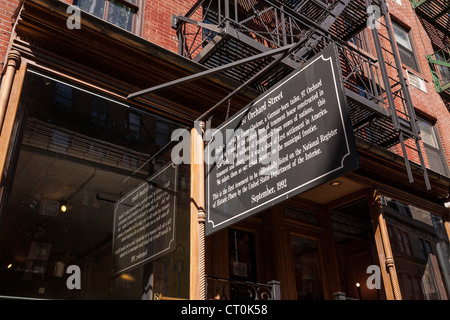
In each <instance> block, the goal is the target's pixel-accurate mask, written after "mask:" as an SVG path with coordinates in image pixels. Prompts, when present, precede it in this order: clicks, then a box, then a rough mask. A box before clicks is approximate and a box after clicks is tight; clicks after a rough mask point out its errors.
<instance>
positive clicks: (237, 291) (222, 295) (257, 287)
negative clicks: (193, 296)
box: [206, 276, 281, 301]
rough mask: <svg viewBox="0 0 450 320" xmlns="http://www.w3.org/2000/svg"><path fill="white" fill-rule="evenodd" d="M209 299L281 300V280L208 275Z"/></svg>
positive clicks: (207, 294) (207, 296) (207, 292)
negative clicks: (254, 279)
mask: <svg viewBox="0 0 450 320" xmlns="http://www.w3.org/2000/svg"><path fill="white" fill-rule="evenodd" d="M206 299H207V300H235V301H236V300H237V301H243V300H280V299H281V296H280V282H278V281H270V282H269V283H257V282H250V281H243V280H236V279H226V278H219V277H212V276H206Z"/></svg>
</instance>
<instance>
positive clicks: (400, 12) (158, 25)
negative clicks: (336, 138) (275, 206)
mask: <svg viewBox="0 0 450 320" xmlns="http://www.w3.org/2000/svg"><path fill="white" fill-rule="evenodd" d="M63 1H64V2H66V3H68V4H71V3H73V1H72V0H63ZM19 2H20V0H0V62H3V61H5V55H6V52H7V49H8V43H9V40H10V36H11V29H12V23H13V21H12V18H11V17H12V16H13V14H14V12H15V10H16V8H17V6H18V4H19ZM143 2H144V5H143V8H142V9H143V10H144V12H143V14H142V32H141V36H142V37H143V38H144V39H147V40H149V41H151V42H153V43H155V44H158V45H160V46H162V47H164V48H166V49H168V50H170V51H173V52H178V40H177V37H176V32H175V30H174V29H172V28H171V16H172V14H175V15H179V14H183V15H184V14H185V13H186V12H187V11H188V10H189V9H190V8H191V6H192V5H193V4H194V3H195V2H196V1H195V0H188V1H182V0H170V1H169V0H145V1H143ZM402 2H403V5H402V6H400V5H398V4H397V3H396V2H395V1H393V0H387V3H388V6H389V11H390V13H391V16H392V18H393V19H398V20H400V21H401V22H402V23H403V24H404V25H405V26H407V27H408V28H410V30H411V31H410V32H411V35H412V40H413V44H414V48H415V50H416V54H417V58H418V63H419V66H420V72H419V73H418V75H419V76H420V77H422V78H423V79H424V80H425V81H426V87H427V93H424V92H422V91H421V90H419V89H416V88H415V87H412V86H410V94H411V97H412V100H413V105H414V107H415V108H417V109H419V110H421V111H423V112H424V113H425V114H427V115H429V116H430V117H431V118H435V119H437V122H436V127H437V129H438V132H439V136H440V138H441V142H442V145H443V150H444V152H445V155H446V158H447V163H448V164H450V134H449V132H450V115H449V112H448V111H447V108H446V106H445V104H444V102H443V101H442V98H441V97H440V95H439V94H438V93H437V92H436V89H435V87H434V84H433V82H432V77H431V73H430V70H429V67H428V64H427V61H426V58H425V56H426V55H427V54H430V53H432V52H433V51H434V50H433V47H432V44H431V40H430V38H429V36H428V34H427V33H426V31H425V29H424V28H423V26H422V24H421V23H420V21H419V20H418V19H416V17H415V13H414V10H413V9H412V7H411V5H410V3H409V1H408V0H402ZM199 13H200V11H199ZM192 18H193V19H196V18H197V19H198V16H194V17H192ZM190 31H195V28H194V27H191V29H190ZM373 52H375V50H373ZM391 59H392V58H391ZM2 67H3V66H2V65H1V66H0V69H1V68H2ZM405 68H406V67H405ZM404 72H405V76H406V71H405V70H404ZM415 73H417V72H415ZM391 75H392V76H394V77H395V76H396V75H394V74H391ZM394 150H395V151H396V152H397V153H399V154H401V149H400V148H394ZM409 157H410V159H411V160H413V161H415V162H419V160H418V158H417V156H416V153H415V152H410V153H409ZM425 159H426V156H425ZM426 162H427V160H426Z"/></svg>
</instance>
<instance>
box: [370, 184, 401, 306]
mask: <svg viewBox="0 0 450 320" xmlns="http://www.w3.org/2000/svg"><path fill="white" fill-rule="evenodd" d="M369 207H370V216H371V220H372V227H373V231H374V238H375V243H376V247H377V251H378V257H379V260H380V264H381V265H380V269H381V274H382V278H383V284H384V288H385V291H386V297H387V299H388V300H402V296H401V293H400V287H399V283H398V279H397V271H396V269H395V263H394V256H393V254H392V249H391V244H390V241H389V234H388V231H387V225H386V221H385V220H384V216H383V212H382V210H381V202H380V195H379V194H378V192H377V191H376V190H373V192H372V194H369ZM383 264H384V266H383Z"/></svg>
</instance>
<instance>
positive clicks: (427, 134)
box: [419, 121, 438, 148]
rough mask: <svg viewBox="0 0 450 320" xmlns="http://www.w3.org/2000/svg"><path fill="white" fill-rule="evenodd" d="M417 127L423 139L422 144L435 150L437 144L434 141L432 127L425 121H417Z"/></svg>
mask: <svg viewBox="0 0 450 320" xmlns="http://www.w3.org/2000/svg"><path fill="white" fill-rule="evenodd" d="M419 127H420V131H421V132H420V136H421V137H422V139H423V142H424V143H426V144H428V145H430V146H433V147H435V148H438V143H437V140H436V136H435V135H434V129H433V126H432V125H431V124H430V123H428V122H425V121H419Z"/></svg>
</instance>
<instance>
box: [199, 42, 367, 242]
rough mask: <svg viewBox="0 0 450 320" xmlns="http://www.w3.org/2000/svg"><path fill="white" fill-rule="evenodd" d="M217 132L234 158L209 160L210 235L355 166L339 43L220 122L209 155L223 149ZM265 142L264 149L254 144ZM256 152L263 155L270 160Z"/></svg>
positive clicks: (225, 153)
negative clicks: (269, 159)
mask: <svg viewBox="0 0 450 320" xmlns="http://www.w3.org/2000/svg"><path fill="white" fill-rule="evenodd" d="M261 129H264V130H265V131H262V133H263V135H264V136H261V134H258V132H260V131H261ZM233 130H234V131H235V132H236V134H235V135H234V136H231V135H230V134H228V137H227V131H228V132H232V131H233ZM274 133H278V134H277V135H275V134H274ZM217 137H224V139H223V141H224V145H223V146H222V149H223V151H222V152H223V155H224V156H223V159H226V156H229V155H234V159H233V157H231V159H232V161H231V162H230V161H228V163H227V162H223V163H218V162H212V161H211V160H210V161H209V164H208V165H207V170H206V176H205V178H206V188H205V189H206V190H205V192H206V217H207V221H206V234H211V233H213V232H215V231H217V230H220V229H222V228H224V227H226V226H229V225H231V224H233V223H235V222H237V221H239V220H242V219H244V218H245V217H248V216H251V215H253V214H255V213H258V212H260V211H262V210H264V209H266V208H268V207H269V206H271V205H274V204H277V203H279V202H281V201H283V200H285V199H288V198H289V197H292V196H295V195H298V194H300V193H302V192H304V191H306V190H309V189H311V188H313V187H315V186H318V185H320V184H322V183H324V182H326V181H329V180H331V179H333V178H335V177H337V176H340V175H342V174H344V173H346V172H348V171H350V170H353V169H355V168H357V167H358V165H359V161H358V156H357V151H356V145H355V141H354V136H353V131H352V128H351V125H350V123H349V118H348V114H347V108H346V100H345V96H344V94H343V86H342V78H341V74H340V67H339V65H338V59H337V52H336V48H335V47H334V45H330V46H328V47H327V48H325V49H324V50H323V51H322V52H321V53H319V54H318V55H316V56H315V57H313V58H312V59H310V61H309V62H307V63H306V65H304V66H303V67H302V68H301V69H300V70H296V71H294V72H293V73H291V74H290V75H289V76H288V77H286V78H285V79H284V80H282V81H280V83H278V84H277V85H275V86H274V87H273V89H271V90H270V91H268V92H267V93H264V94H262V95H261V96H260V97H259V98H258V99H256V100H255V101H254V102H252V103H251V104H250V105H248V106H247V107H245V108H244V109H243V110H241V111H240V112H238V113H237V114H235V115H234V116H233V117H232V118H230V119H229V120H228V121H227V122H225V123H224V124H222V125H221V126H220V127H219V128H217V131H215V132H213V134H212V135H211V137H208V138H211V139H210V140H209V141H210V142H209V143H208V145H207V146H206V148H205V158H206V157H207V156H208V155H211V154H212V155H214V154H217V153H218V152H219V149H218V148H217V140H218V138H217ZM225 137H227V138H225ZM270 137H273V139H270ZM266 138H267V140H266ZM262 140H266V142H267V149H266V153H264V152H261V150H260V148H259V147H258V148H257V146H258V143H259V142H261V141H262ZM263 151H264V150H263ZM276 153H277V154H278V158H277V160H276V161H275V160H273V161H271V162H267V159H268V156H267V155H274V154H276ZM254 154H258V155H259V156H261V155H263V154H266V163H265V164H264V163H263V162H264V161H261V160H264V159H261V157H260V158H255V156H254Z"/></svg>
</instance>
